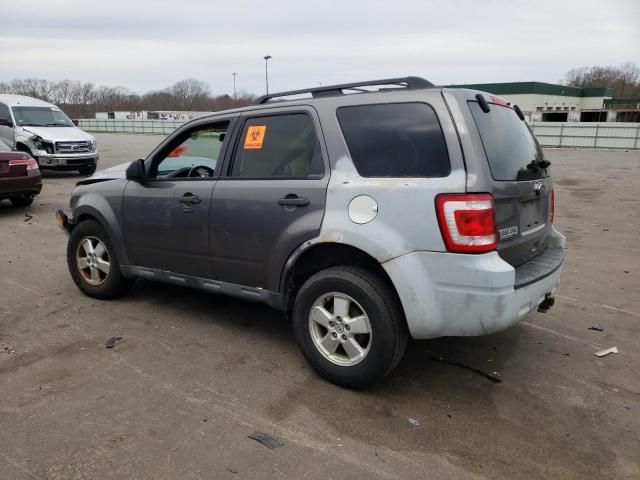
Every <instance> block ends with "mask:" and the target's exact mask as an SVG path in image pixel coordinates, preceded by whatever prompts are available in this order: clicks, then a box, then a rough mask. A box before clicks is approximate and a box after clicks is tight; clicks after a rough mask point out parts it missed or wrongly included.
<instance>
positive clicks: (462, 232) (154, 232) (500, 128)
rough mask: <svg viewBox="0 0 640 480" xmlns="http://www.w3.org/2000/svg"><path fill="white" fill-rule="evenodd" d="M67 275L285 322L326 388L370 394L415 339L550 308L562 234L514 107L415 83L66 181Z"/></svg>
mask: <svg viewBox="0 0 640 480" xmlns="http://www.w3.org/2000/svg"><path fill="white" fill-rule="evenodd" d="M70 206H71V214H70V215H67V214H65V213H64V212H63V211H58V212H57V217H58V221H59V223H60V224H61V225H62V226H63V227H64V228H65V229H66V230H67V231H68V233H69V234H70V237H69V242H68V249H67V259H68V266H69V270H70V273H71V276H72V278H73V280H74V281H75V283H76V284H77V286H78V287H79V288H80V289H81V290H82V291H83V292H84V293H85V294H87V295H89V296H91V297H95V298H102V299H108V298H112V297H115V296H117V295H118V294H120V293H122V292H123V291H124V290H126V288H127V287H128V286H129V285H130V284H131V282H132V281H133V280H134V279H136V278H143V279H152V280H160V281H164V282H169V283H173V284H175V285H183V286H188V287H194V288H199V289H202V290H205V291H208V292H212V293H219V294H228V295H234V296H237V297H240V298H244V299H247V300H255V301H260V302H264V303H266V304H268V305H270V306H272V307H274V308H277V309H281V310H283V311H286V312H289V313H290V314H291V317H292V319H293V331H294V334H295V337H296V339H297V342H298V343H299V345H300V348H301V349H302V352H303V353H304V356H305V357H306V359H307V360H308V361H309V363H310V364H311V365H312V366H313V368H314V369H315V370H316V371H317V372H318V373H319V374H320V375H321V376H323V377H324V378H326V379H328V380H329V381H331V382H334V383H336V384H339V385H343V386H347V387H363V386H366V385H369V384H371V383H373V382H375V381H377V380H379V379H380V378H382V377H383V376H384V375H385V374H387V373H388V372H390V371H391V370H392V369H393V368H394V367H395V365H396V364H397V363H398V361H399V360H400V358H401V357H402V354H403V352H404V349H405V345H406V343H407V340H408V338H409V336H411V337H412V338H415V339H425V338H434V337H440V336H456V335H483V334H488V333H492V332H496V331H499V330H502V329H504V328H506V327H508V326H510V325H512V324H513V323H515V322H517V321H518V320H519V319H521V318H523V317H524V316H525V315H527V314H528V313H529V312H531V311H532V310H534V309H536V308H541V309H543V310H546V309H548V308H549V307H550V306H551V305H552V303H553V297H552V293H553V291H554V290H555V289H556V287H557V285H558V282H559V278H560V271H561V266H562V263H563V259H564V244H565V238H564V236H562V235H561V234H560V233H559V232H558V231H557V230H556V229H555V228H554V226H553V215H554V195H553V188H552V183H551V178H550V176H549V161H547V160H545V159H544V156H543V153H542V151H541V149H540V146H539V145H538V143H537V141H536V140H535V138H534V136H533V135H532V134H531V131H530V130H529V128H528V127H527V124H526V123H525V121H524V116H523V114H522V112H521V111H520V109H519V108H518V107H517V106H512V105H510V104H508V103H507V102H506V101H504V100H503V99H501V98H498V97H495V96H492V95H490V94H487V93H483V92H478V91H473V90H466V89H448V88H440V87H435V86H434V85H432V84H431V83H430V82H428V81H426V80H423V79H421V78H417V77H407V78H400V79H387V80H379V81H372V82H366V83H360V84H345V85H336V86H326V87H320V88H313V89H310V90H298V91H291V92H283V93H278V94H271V95H269V96H265V97H262V98H260V99H259V100H258V102H257V104H256V105H253V106H250V107H246V108H242V109H237V110H229V111H225V112H219V113H215V114H213V115H209V116H207V117H202V118H198V119H195V120H193V121H191V122H188V123H186V124H185V125H183V126H181V127H180V128H179V129H177V130H176V131H175V132H174V133H173V134H172V135H170V136H169V137H168V138H166V139H165V140H164V141H163V142H162V143H160V145H158V147H156V149H155V150H153V151H152V152H151V154H150V155H149V156H148V157H147V158H145V159H140V160H137V161H134V162H133V163H131V164H129V165H121V166H119V167H114V168H112V169H109V170H105V171H102V172H98V173H97V174H95V175H94V176H92V177H90V178H88V179H86V180H83V181H81V182H79V183H78V186H77V188H76V189H75V190H74V191H73V193H72V196H71V202H70Z"/></svg>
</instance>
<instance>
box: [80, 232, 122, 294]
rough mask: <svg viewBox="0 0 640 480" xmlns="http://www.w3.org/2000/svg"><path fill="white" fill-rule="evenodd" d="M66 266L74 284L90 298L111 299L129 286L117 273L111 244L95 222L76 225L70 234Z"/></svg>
mask: <svg viewBox="0 0 640 480" xmlns="http://www.w3.org/2000/svg"><path fill="white" fill-rule="evenodd" d="M67 265H68V267H69V272H70V273H71V277H72V278H73V281H74V282H75V284H76V285H77V286H78V288H79V289H80V290H82V291H83V292H84V293H85V294H86V295H88V296H90V297H94V298H101V299H109V298H114V297H117V296H119V295H120V294H122V293H124V292H125V291H126V290H127V289H128V288H129V287H130V285H131V283H132V280H130V279H128V278H125V277H123V276H122V273H120V264H119V263H118V259H117V258H116V256H115V253H114V248H113V246H112V244H111V240H110V239H109V236H108V235H107V232H106V231H105V230H104V228H103V227H102V225H100V224H99V223H98V222H96V221H95V220H85V221H83V222H80V223H79V224H78V226H77V227H76V228H74V229H73V231H72V232H71V235H70V237H69V243H68V244H67Z"/></svg>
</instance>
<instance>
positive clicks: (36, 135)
mask: <svg viewBox="0 0 640 480" xmlns="http://www.w3.org/2000/svg"><path fill="white" fill-rule="evenodd" d="M0 140H4V141H5V142H6V143H8V144H9V145H11V147H13V148H15V149H16V150H19V151H21V152H25V153H28V154H29V155H31V157H33V158H34V159H36V161H37V162H38V165H39V166H40V168H48V169H55V170H67V171H68V170H78V171H79V172H80V173H81V174H82V175H91V174H93V173H94V172H95V171H96V166H97V163H98V159H99V158H100V156H99V155H98V150H97V148H96V140H95V138H93V136H91V135H89V134H88V133H87V132H85V131H83V130H80V129H79V128H78V127H76V126H75V124H74V123H73V122H72V121H71V120H70V119H69V117H67V116H66V115H65V113H64V112H63V111H62V110H60V109H59V108H58V107H56V106H55V105H53V104H51V103H47V102H44V101H42V100H38V99H37V98H32V97H27V96H24V95H8V94H7V95H5V94H0Z"/></svg>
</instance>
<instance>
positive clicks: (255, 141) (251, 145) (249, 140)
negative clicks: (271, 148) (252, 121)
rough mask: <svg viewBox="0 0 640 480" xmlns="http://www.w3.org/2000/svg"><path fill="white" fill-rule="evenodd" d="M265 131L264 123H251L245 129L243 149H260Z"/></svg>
mask: <svg viewBox="0 0 640 480" xmlns="http://www.w3.org/2000/svg"><path fill="white" fill-rule="evenodd" d="M266 133H267V126H266V125H252V126H250V127H249V129H248V130H247V136H246V137H245V139H244V149H245V150H260V149H261V148H262V142H263V141H264V136H265V134H266Z"/></svg>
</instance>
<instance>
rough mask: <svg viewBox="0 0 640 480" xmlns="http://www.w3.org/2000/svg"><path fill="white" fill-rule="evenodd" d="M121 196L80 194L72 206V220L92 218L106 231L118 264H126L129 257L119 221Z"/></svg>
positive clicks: (79, 220)
mask: <svg viewBox="0 0 640 480" xmlns="http://www.w3.org/2000/svg"><path fill="white" fill-rule="evenodd" d="M121 212H122V196H121V195H120V196H118V197H117V198H114V197H112V198H111V199H110V201H109V200H107V199H106V198H105V197H104V196H103V195H101V194H97V193H93V192H87V193H85V194H83V195H81V196H80V197H79V198H78V200H77V202H76V204H75V205H74V208H73V219H74V222H76V223H79V222H81V221H83V220H86V219H88V218H94V219H95V220H96V221H98V223H100V225H102V227H103V228H104V229H105V230H106V231H107V235H109V239H110V240H111V244H112V246H113V248H114V249H115V254H116V258H117V259H118V262H119V263H120V265H121V266H122V265H128V264H129V257H128V255H127V251H126V249H125V243H124V232H123V231H122V222H121V217H122V216H121Z"/></svg>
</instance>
